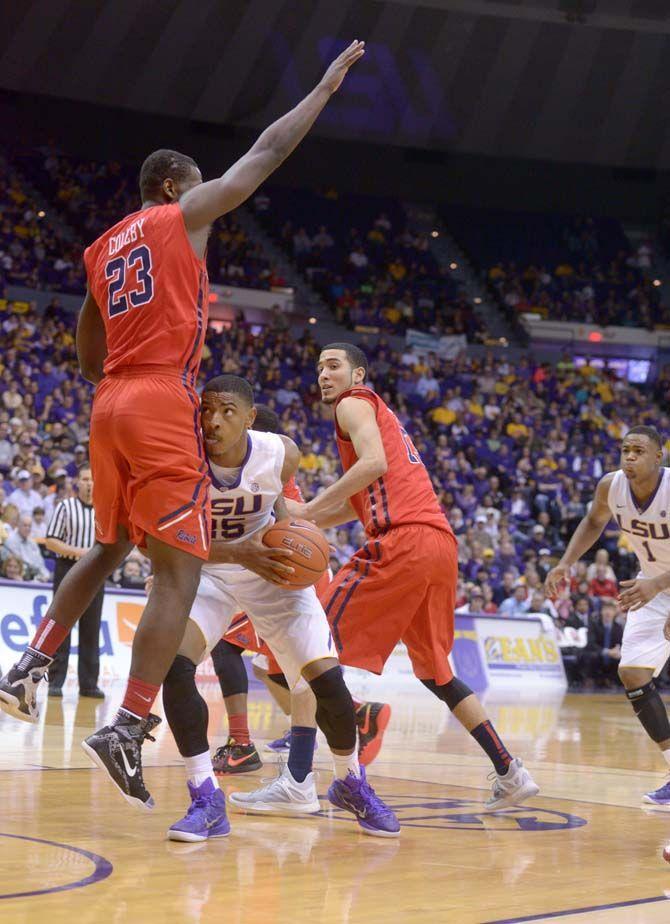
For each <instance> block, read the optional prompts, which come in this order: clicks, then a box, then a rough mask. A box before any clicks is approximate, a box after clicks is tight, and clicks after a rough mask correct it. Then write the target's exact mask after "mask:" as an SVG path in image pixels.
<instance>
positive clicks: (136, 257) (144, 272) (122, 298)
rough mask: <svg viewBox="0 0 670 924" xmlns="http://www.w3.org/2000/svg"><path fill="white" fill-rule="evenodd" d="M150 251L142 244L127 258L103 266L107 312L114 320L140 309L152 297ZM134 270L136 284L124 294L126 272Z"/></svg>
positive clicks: (152, 279) (116, 259)
mask: <svg viewBox="0 0 670 924" xmlns="http://www.w3.org/2000/svg"><path fill="white" fill-rule="evenodd" d="M151 269H152V266H151V251H150V250H149V248H148V247H147V246H146V244H142V245H140V246H139V247H135V248H134V249H133V250H131V251H130V253H129V254H128V255H127V256H124V257H115V258H114V259H113V260H110V261H109V263H107V265H106V266H105V279H107V280H108V281H109V290H108V298H107V310H108V312H109V317H110V318H114V317H116V316H117V315H119V314H125V312H126V311H128V301H129V300H130V307H131V308H141V307H142V305H146V304H147V303H148V302H150V301H151V299H152V298H153V297H154V277H153V276H152V275H151ZM129 270H130V271H132V270H135V274H136V281H137V284H136V286H134V287H133V288H132V289H129V291H128V292H127V293H126V292H125V291H124V289H125V287H126V277H127V276H128V271H129Z"/></svg>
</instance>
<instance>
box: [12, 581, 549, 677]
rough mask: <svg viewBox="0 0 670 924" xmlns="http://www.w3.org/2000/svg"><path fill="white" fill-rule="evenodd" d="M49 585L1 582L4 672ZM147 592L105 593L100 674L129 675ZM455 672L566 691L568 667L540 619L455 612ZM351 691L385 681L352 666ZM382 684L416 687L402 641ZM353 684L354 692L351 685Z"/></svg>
mask: <svg viewBox="0 0 670 924" xmlns="http://www.w3.org/2000/svg"><path fill="white" fill-rule="evenodd" d="M51 596H52V594H51V587H50V586H49V585H45V584H25V583H13V582H11V581H0V671H2V672H3V673H4V672H5V671H6V670H7V669H8V668H9V667H10V666H11V665H12V664H13V663H14V662H15V661H16V660H17V659H18V656H19V655H20V653H21V652H22V651H23V649H24V647H25V646H26V645H27V644H28V642H29V641H30V640H31V638H32V637H33V634H34V632H35V629H36V627H37V626H38V625H39V623H40V620H41V619H42V616H43V615H44V614H45V613H46V610H47V607H48V606H49V603H50V601H51ZM145 603H146V597H145V595H144V593H142V592H140V591H133V590H116V589H109V590H107V591H106V593H105V602H104V605H103V610H102V623H101V628H100V679H101V680H117V679H121V680H125V679H126V678H127V676H128V673H129V670H130V652H131V646H132V643H133V637H134V635H135V630H136V628H137V625H138V623H139V621H140V617H141V615H142V611H143V610H144V605H145ZM77 642H78V638H77V628H76V626H75V628H74V630H73V633H72V649H71V657H70V666H69V674H70V675H71V674H73V673H75V674H76V663H77V662H76V656H77ZM451 660H452V666H453V668H454V670H455V672H456V674H457V675H458V676H459V677H460V678H461V679H462V680H463V681H464V682H465V683H467V684H468V685H469V686H470V687H472V689H473V690H478V691H481V690H485V689H487V688H488V687H506V686H513V687H514V689H515V690H520V689H522V688H523V689H525V688H528V689H532V688H533V687H537V686H542V687H551V688H555V689H565V688H566V685H567V684H566V680H565V671H564V669H563V661H562V658H561V653H560V649H559V647H558V645H557V643H556V639H555V636H554V634H553V633H550V632H547V631H546V630H545V628H544V626H543V623H542V619H540V618H535V617H531V618H525V619H510V618H503V617H498V616H474V615H461V614H457V616H456V628H455V640H454V649H453V652H452V655H451ZM198 676H200V677H202V678H203V679H207V680H214V679H215V675H214V671H213V668H212V663H211V659H210V658H207V660H206V661H205V662H203V664H201V665H200V667H199V668H198ZM347 677H348V678H349V679H350V682H351V685H352V690H353V691H354V693H358V692H363V691H364V692H365V693H366V694H368V695H369V694H371V693H372V692H374V690H375V689H376V688H377V687H378V686H379V684H380V681H379V679H378V678H375V677H374V676H373V675H371V674H367V673H366V672H365V671H355V670H350V669H347ZM383 682H384V683H389V682H390V683H391V684H392V685H394V686H400V687H406V686H407V687H412V686H414V684H415V680H414V676H413V672H412V666H411V664H410V661H409V658H408V656H407V651H406V649H405V646H404V645H402V644H399V645H398V646H397V647H396V648H395V650H394V651H393V653H392V654H391V657H390V658H389V660H388V661H387V664H386V669H385V671H384V681H383ZM354 688H356V689H354Z"/></svg>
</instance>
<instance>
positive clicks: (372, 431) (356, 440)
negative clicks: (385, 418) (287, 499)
mask: <svg viewBox="0 0 670 924" xmlns="http://www.w3.org/2000/svg"><path fill="white" fill-rule="evenodd" d="M335 413H336V415H337V423H338V425H339V427H340V430H342V432H343V433H346V434H347V436H348V437H349V439H350V440H351V442H352V444H353V447H354V450H355V452H356V462H354V464H353V465H352V466H351V468H350V469H349V471H348V472H345V474H344V475H342V477H341V478H339V479H338V480H337V481H336V482H335V484H332V485H330V487H329V488H326V490H325V491H322V492H321V493H320V494H318V495H317V496H316V497H315V498H314V499H313V500H311V501H309V503H307V504H306V505H305V516H306V517H307V519H309V520H314V522H315V523H316V524H317V525H318V526H321V525H326V524H328V525H331V526H333V525H335V524H334V523H333V522H332V520H333V515H334V514H335V513H336V512H337V515H338V516H340V515H342V513H341V511H342V507H343V504H344V502H345V501H348V500H349V498H350V497H352V496H353V495H354V494H357V493H358V492H359V491H362V490H363V488H367V486H368V485H370V484H372V483H373V482H374V481H376V480H377V478H380V477H381V476H382V475H383V474H384V473H385V472H386V470H387V468H388V463H387V461H386V452H385V451H384V443H383V440H382V435H381V432H380V430H379V426H378V424H377V417H376V415H375V410H374V408H373V407H372V405H371V404H370V403H369V402H368V401H366V400H365V399H364V398H354V397H350V398H344V400H342V401H340V403H339V404H338V406H337V410H336V411H335ZM344 522H347V521H346V520H345V521H344Z"/></svg>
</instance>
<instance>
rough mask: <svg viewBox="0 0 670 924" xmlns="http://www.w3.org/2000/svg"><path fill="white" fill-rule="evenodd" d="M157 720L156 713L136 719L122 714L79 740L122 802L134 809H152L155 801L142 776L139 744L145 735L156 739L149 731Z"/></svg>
mask: <svg viewBox="0 0 670 924" xmlns="http://www.w3.org/2000/svg"><path fill="white" fill-rule="evenodd" d="M160 722H161V720H160V719H159V718H158V716H157V715H153V714H150V715H149V716H148V717H147V718H146V719H138V718H137V717H136V716H134V715H126V714H125V713H124V714H123V715H119V716H117V717H116V718H115V720H114V723H113V724H112V725H105V727H104V728H101V729H100V730H99V731H96V732H93V734H92V735H89V737H88V738H86V739H85V740H84V741H82V743H81V746H82V748H83V749H84V750H85V751H86V753H87V754H88V756H89V757H90V758H91V760H92V761H93V763H94V764H95V765H96V766H98V767H100V769H101V770H104V771H105V773H107V775H108V776H109V778H110V779H111V781H112V783H114V785H115V786H116V788H117V789H118V790H119V792H120V793H121V795H122V796H123V798H124V799H125V800H126V802H129V803H130V804H131V805H134V806H135V807H136V808H140V809H152V808H153V807H154V804H155V803H154V800H153V799H152V797H151V796H150V795H149V793H148V791H147V789H146V787H145V785H144V779H143V777H142V744H143V743H144V739H145V738H148V739H149V741H155V740H156V739H155V738H153V737H152V736H151V732H152V731H153V730H154V728H155V727H156V726H157V725H158V724H160Z"/></svg>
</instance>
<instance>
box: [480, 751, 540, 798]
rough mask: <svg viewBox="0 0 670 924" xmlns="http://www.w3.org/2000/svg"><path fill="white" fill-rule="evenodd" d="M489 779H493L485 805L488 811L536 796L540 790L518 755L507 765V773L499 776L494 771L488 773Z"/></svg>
mask: <svg viewBox="0 0 670 924" xmlns="http://www.w3.org/2000/svg"><path fill="white" fill-rule="evenodd" d="M489 779H492V780H493V793H492V795H491V798H490V799H487V800H486V802H485V805H486V808H487V809H489V810H490V811H495V810H496V809H502V808H507V807H508V806H509V805H518V803H519V802H525V800H526V799H530V798H531V796H536V795H537V794H538V793H539V791H540V787H539V786H538V785H537V783H536V782H535V780H534V779H533V777H532V776H531V775H530V773H529V772H528V771H527V770H526V768H525V767H524V765H523V764H522V763H521V761H520V760H519V758H518V757H515V758H514V760H513V761H512V763H511V764H510V765H509V767H508V768H507V773H505V774H504V775H503V776H500V775H499V774H498V773H495V772H494V773H491V774H490V775H489Z"/></svg>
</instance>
